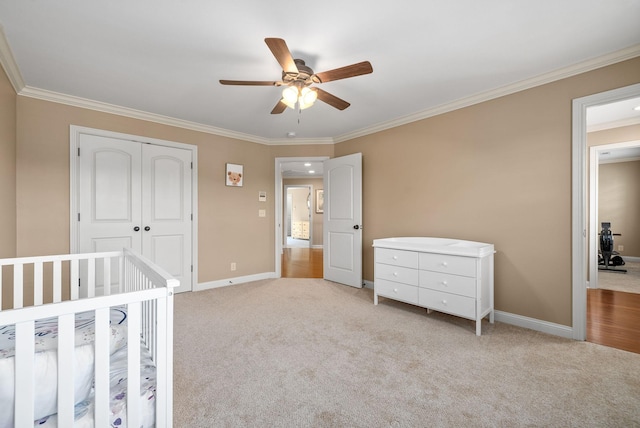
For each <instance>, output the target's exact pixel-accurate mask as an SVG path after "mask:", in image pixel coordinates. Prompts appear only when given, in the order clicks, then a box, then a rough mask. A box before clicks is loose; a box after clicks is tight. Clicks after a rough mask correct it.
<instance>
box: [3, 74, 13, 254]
mask: <svg viewBox="0 0 640 428" xmlns="http://www.w3.org/2000/svg"><path fill="white" fill-rule="evenodd" d="M16 98H17V96H16V92H15V90H14V89H13V86H12V85H11V82H9V79H8V78H7V75H6V74H5V73H4V70H3V69H2V68H1V67H0V257H14V256H15V254H16Z"/></svg>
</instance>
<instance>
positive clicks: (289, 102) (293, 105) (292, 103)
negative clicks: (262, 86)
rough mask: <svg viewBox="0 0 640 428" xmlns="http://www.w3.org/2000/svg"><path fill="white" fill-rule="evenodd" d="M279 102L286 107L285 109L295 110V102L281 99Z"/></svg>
mask: <svg viewBox="0 0 640 428" xmlns="http://www.w3.org/2000/svg"><path fill="white" fill-rule="evenodd" d="M280 102H281V103H283V104H284V105H286V106H287V107H289V108H291V109H295V108H296V102H295V101H293V102H291V101H289V100H288V99H286V98H284V97H283V98H282V99H281V100H280Z"/></svg>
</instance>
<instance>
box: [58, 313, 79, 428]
mask: <svg viewBox="0 0 640 428" xmlns="http://www.w3.org/2000/svg"><path fill="white" fill-rule="evenodd" d="M75 327H76V323H75V314H66V315H61V316H60V317H58V426H59V427H71V426H73V419H74V402H75V400H74V398H75V397H74V388H73V386H74V384H75V379H74V369H73V368H74V342H75Z"/></svg>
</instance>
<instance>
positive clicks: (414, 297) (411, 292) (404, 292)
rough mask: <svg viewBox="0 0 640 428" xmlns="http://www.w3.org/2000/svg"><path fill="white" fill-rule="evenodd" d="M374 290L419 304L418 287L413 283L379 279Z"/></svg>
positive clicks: (380, 293) (395, 298)
mask: <svg viewBox="0 0 640 428" xmlns="http://www.w3.org/2000/svg"><path fill="white" fill-rule="evenodd" d="M373 287H374V292H375V293H376V294H377V295H379V296H384V297H389V298H391V299H394V300H400V301H403V302H406V303H411V304H413V305H417V304H418V287H414V286H413V285H407V284H400V283H398V282H392V281H387V280H385V279H378V278H376V280H375V281H374V283H373Z"/></svg>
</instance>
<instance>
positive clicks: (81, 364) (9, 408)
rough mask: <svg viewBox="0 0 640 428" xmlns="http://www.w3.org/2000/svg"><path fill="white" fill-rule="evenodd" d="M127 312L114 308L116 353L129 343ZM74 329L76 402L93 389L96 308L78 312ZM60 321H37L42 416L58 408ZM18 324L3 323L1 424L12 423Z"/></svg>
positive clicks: (112, 342) (36, 365) (39, 413)
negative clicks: (90, 310) (91, 310)
mask: <svg viewBox="0 0 640 428" xmlns="http://www.w3.org/2000/svg"><path fill="white" fill-rule="evenodd" d="M126 319H127V313H126V310H125V308H123V307H114V308H111V316H110V328H111V334H110V338H111V339H110V349H111V353H112V354H114V353H115V352H117V351H118V350H120V349H122V348H123V347H124V346H125V345H126V339H127V331H126ZM75 324H76V330H75V347H76V348H75V352H74V360H73V362H69V363H72V364H73V365H74V369H75V370H74V371H75V373H74V374H75V379H74V380H75V385H74V390H75V395H74V396H75V398H76V403H81V402H83V401H86V400H87V398H88V397H89V394H90V392H91V386H92V383H93V370H94V346H93V342H94V338H95V322H94V313H93V312H83V313H79V314H77V315H76V323H75ZM57 338H58V322H57V319H55V318H48V319H43V320H39V321H36V323H35V339H34V340H35V351H36V353H35V356H34V373H35V379H36V385H35V403H34V416H35V418H36V419H41V418H43V417H45V416H47V415H51V414H52V413H55V412H56V411H57V385H58V370H57V368H58V356H57V343H58V340H57ZM14 372H15V327H14V326H13V325H8V326H2V327H0V428H4V427H10V426H12V425H13V412H14V381H15V374H14Z"/></svg>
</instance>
